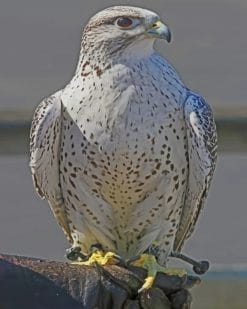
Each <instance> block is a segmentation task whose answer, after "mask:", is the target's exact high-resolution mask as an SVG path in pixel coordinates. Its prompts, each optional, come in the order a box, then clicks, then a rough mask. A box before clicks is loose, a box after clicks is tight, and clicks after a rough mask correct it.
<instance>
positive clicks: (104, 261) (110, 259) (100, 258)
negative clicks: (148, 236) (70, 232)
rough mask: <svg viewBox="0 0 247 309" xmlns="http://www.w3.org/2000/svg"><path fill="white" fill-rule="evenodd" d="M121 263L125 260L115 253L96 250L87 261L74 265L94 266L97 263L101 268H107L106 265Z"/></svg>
mask: <svg viewBox="0 0 247 309" xmlns="http://www.w3.org/2000/svg"><path fill="white" fill-rule="evenodd" d="M120 261H121V262H122V261H123V259H122V258H121V257H120V256H119V255H117V254H115V253H114V252H110V251H109V252H106V253H105V252H104V251H102V250H95V251H94V252H93V253H92V254H91V256H90V257H89V259H88V260H87V261H85V262H74V263H72V264H77V265H86V266H92V265H94V264H95V263H97V264H99V265H101V266H105V265H116V264H119V262H120Z"/></svg>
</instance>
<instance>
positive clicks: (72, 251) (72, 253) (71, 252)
mask: <svg viewBox="0 0 247 309" xmlns="http://www.w3.org/2000/svg"><path fill="white" fill-rule="evenodd" d="M66 257H67V259H69V260H71V261H78V260H79V261H84V260H85V259H86V258H87V256H85V255H84V254H82V253H81V248H80V247H71V248H68V249H66Z"/></svg>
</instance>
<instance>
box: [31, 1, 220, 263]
mask: <svg viewBox="0 0 247 309" xmlns="http://www.w3.org/2000/svg"><path fill="white" fill-rule="evenodd" d="M119 18H128V19H130V21H131V25H130V28H128V29H124V28H121V27H120V26H119V25H118V23H117V20H118V19H119ZM130 21H129V20H126V21H124V23H123V25H124V26H126V25H129V24H130ZM121 23H122V22H121ZM121 23H119V24H121ZM162 27H163V28H162ZM161 30H162V31H161ZM169 35H170V34H169V32H168V28H166V27H165V26H164V25H163V24H161V23H160V21H159V17H158V15H157V14H155V13H153V12H151V11H148V10H144V9H140V8H133V7H127V6H126V7H124V6H121V7H112V8H108V9H106V10H104V11H102V12H99V13H98V14H96V15H95V16H94V17H93V18H92V19H91V20H90V21H89V22H88V24H87V26H86V27H85V29H84V31H83V35H82V45H81V53H80V58H79V63H78V66H77V69H76V72H75V75H74V76H73V78H72V80H71V81H70V83H69V84H68V85H67V86H66V87H65V88H64V89H62V90H60V91H59V92H57V93H55V94H54V95H53V96H51V97H49V98H48V99H45V100H44V101H43V102H42V103H41V104H40V105H39V107H38V108H37V110H36V112H35V116H34V119H33V123H32V130H31V163H30V165H31V169H32V175H33V179H34V184H35V187H36V189H37V191H38V193H39V194H40V196H41V197H44V198H46V199H47V200H48V202H49V204H50V206H51V208H52V210H53V212H54V215H55V216H56V218H57V221H58V223H59V224H60V225H61V226H62V228H63V230H64V232H65V234H66V235H67V237H68V239H69V240H70V242H71V243H72V245H73V246H80V247H81V249H82V252H83V253H85V254H86V253H88V252H89V250H90V246H91V245H92V244H95V243H100V244H101V245H102V246H103V248H104V249H106V250H112V251H115V252H117V253H118V254H120V255H122V256H123V257H125V258H126V257H131V256H133V255H136V254H139V253H143V252H144V251H145V250H147V249H148V248H149V247H150V246H151V245H152V243H153V242H155V243H156V245H157V248H158V252H157V255H158V258H159V261H160V262H161V263H165V261H166V259H167V256H168V255H169V253H170V252H171V251H172V250H181V248H182V246H183V243H184V240H185V239H186V238H187V237H189V236H190V234H191V232H192V230H193V229H194V225H195V223H196V221H197V219H198V216H199V213H200V211H201V209H202V207H203V204H204V202H205V199H206V197H207V194H208V189H209V186H210V183H211V179H212V176H213V171H214V167H215V161H216V145H217V141H216V129H215V123H214V119H213V115H212V112H211V109H210V107H209V105H208V104H207V103H206V102H205V101H204V99H203V98H202V97H200V96H199V95H197V94H196V93H194V92H192V91H190V90H188V89H187V88H186V87H185V85H184V84H183V82H182V81H181V79H180V77H179V76H178V74H177V73H176V71H175V70H174V68H173V67H172V66H171V65H170V64H169V63H168V62H167V60H166V59H164V58H162V57H161V56H160V55H159V54H158V53H157V52H156V51H155V50H154V49H153V42H154V40H155V38H157V37H160V38H164V39H167V40H168V41H169V40H170V39H169Z"/></svg>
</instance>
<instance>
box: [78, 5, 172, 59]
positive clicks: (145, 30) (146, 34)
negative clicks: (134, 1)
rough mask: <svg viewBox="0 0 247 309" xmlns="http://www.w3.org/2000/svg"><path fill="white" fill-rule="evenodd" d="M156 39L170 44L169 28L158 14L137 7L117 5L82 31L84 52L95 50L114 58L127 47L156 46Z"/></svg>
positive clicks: (100, 14) (104, 12)
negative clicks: (115, 54)
mask: <svg viewBox="0 0 247 309" xmlns="http://www.w3.org/2000/svg"><path fill="white" fill-rule="evenodd" d="M155 39H165V40H166V41H167V42H170V41H171V33H170V30H169V28H168V26H167V25H165V24H164V23H163V22H161V20H160V17H159V16H158V15H157V14H156V13H154V12H152V11H149V10H146V9H142V8H137V7H130V6H114V7H110V8H107V9H105V10H103V11H101V12H99V13H97V14H96V15H94V16H93V17H92V18H91V19H90V20H89V22H88V24H87V25H86V27H85V28H84V31H83V40H82V47H84V48H83V52H84V53H85V52H86V51H87V50H91V51H92V49H94V50H95V51H97V50H98V51H99V50H100V52H103V53H104V52H106V53H108V54H111V55H113V54H114V53H115V52H118V51H121V52H123V51H124V50H125V48H128V47H130V48H131V47H133V46H135V47H136V46H139V47H140V49H143V48H144V49H145V46H147V47H148V46H153V42H154V40H155ZM140 42H141V43H140ZM97 54H98V53H97Z"/></svg>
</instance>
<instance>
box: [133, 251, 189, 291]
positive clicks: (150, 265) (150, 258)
mask: <svg viewBox="0 0 247 309" xmlns="http://www.w3.org/2000/svg"><path fill="white" fill-rule="evenodd" d="M130 264H131V265H133V266H137V267H142V268H145V269H146V270H147V277H146V278H145V282H144V284H143V286H142V287H141V288H140V289H139V291H138V292H139V293H140V292H141V291H143V290H146V289H150V288H151V287H152V285H153V283H154V280H155V277H156V275H157V273H158V272H161V273H165V274H167V275H169V276H179V277H183V276H185V275H187V272H186V271H185V270H184V269H182V268H166V267H163V266H161V265H159V264H158V262H157V260H156V258H155V256H154V255H151V254H142V255H140V257H138V259H136V260H134V261H133V262H130Z"/></svg>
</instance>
